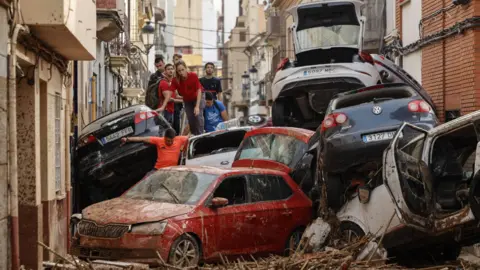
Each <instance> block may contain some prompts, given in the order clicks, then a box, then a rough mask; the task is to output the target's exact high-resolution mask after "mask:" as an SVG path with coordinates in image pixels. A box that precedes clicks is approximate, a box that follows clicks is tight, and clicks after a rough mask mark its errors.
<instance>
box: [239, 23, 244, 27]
mask: <svg viewBox="0 0 480 270" xmlns="http://www.w3.org/2000/svg"><path fill="white" fill-rule="evenodd" d="M237 27H245V22H238V24H237Z"/></svg>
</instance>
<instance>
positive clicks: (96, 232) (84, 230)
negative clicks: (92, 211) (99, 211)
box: [78, 220, 130, 238]
mask: <svg viewBox="0 0 480 270" xmlns="http://www.w3.org/2000/svg"><path fill="white" fill-rule="evenodd" d="M129 230H130V225H120V224H107V225H104V226H102V225H98V224H97V223H95V222H93V221H89V220H82V221H80V222H79V223H78V233H79V234H80V235H83V236H93V237H102V238H119V237H122V235H124V234H125V233H126V232H128V231H129Z"/></svg>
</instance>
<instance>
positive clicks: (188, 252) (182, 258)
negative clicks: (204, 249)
mask: <svg viewBox="0 0 480 270" xmlns="http://www.w3.org/2000/svg"><path fill="white" fill-rule="evenodd" d="M197 262H198V252H197V250H196V248H195V245H194V244H193V243H192V242H191V241H190V240H182V241H180V243H178V245H177V248H176V249H175V255H174V264H175V266H180V267H187V266H195V265H196V264H197Z"/></svg>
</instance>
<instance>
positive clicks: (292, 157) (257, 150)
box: [235, 134, 307, 167]
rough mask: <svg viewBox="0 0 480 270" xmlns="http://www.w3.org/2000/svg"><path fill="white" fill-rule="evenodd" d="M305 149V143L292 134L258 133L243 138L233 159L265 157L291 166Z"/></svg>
mask: <svg viewBox="0 0 480 270" xmlns="http://www.w3.org/2000/svg"><path fill="white" fill-rule="evenodd" d="M305 151H307V144H306V143H305V142H303V141H300V140H298V139H296V138H295V137H293V136H287V135H280V134H259V135H254V136H250V137H248V138H246V139H244V140H243V143H242V146H241V148H240V149H239V150H238V151H237V155H236V157H235V160H239V159H266V160H273V161H277V162H280V163H283V164H285V165H287V166H289V167H293V166H295V164H297V162H298V161H299V160H300V158H301V157H302V155H303V153H305Z"/></svg>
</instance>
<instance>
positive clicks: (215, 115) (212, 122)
mask: <svg viewBox="0 0 480 270" xmlns="http://www.w3.org/2000/svg"><path fill="white" fill-rule="evenodd" d="M203 113H204V115H205V116H204V118H205V131H206V132H212V131H215V128H216V127H217V126H218V124H220V123H222V122H224V121H227V120H228V115H227V110H225V106H223V103H222V102H221V101H219V100H215V99H214V98H213V94H212V93H211V92H206V93H205V109H204V110H203Z"/></svg>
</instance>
